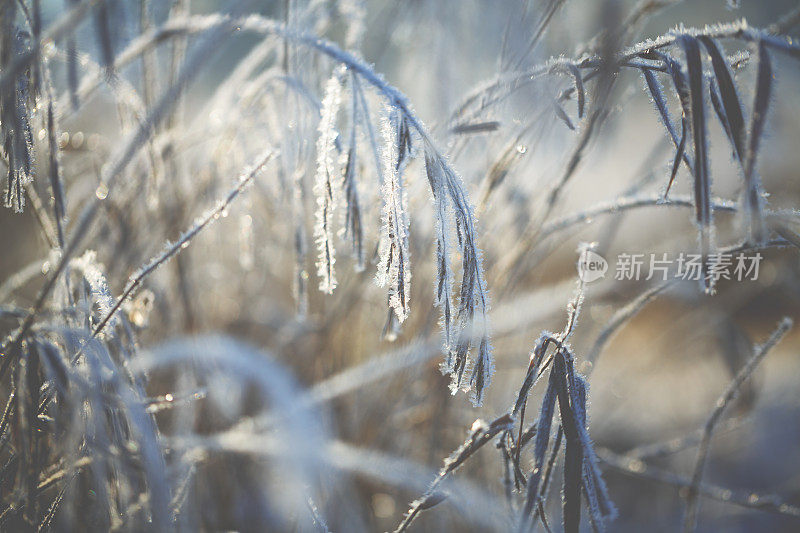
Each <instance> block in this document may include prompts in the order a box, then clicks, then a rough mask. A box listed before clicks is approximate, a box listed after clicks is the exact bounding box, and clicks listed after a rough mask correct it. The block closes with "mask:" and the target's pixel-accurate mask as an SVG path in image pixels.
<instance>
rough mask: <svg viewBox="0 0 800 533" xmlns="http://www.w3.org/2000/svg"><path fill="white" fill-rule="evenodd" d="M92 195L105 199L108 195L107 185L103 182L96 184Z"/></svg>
mask: <svg viewBox="0 0 800 533" xmlns="http://www.w3.org/2000/svg"><path fill="white" fill-rule="evenodd" d="M94 195H95V196H97V199H98V200H105V199H106V197H108V185H106V184H105V183H101V184H100V185H98V186H97V190H95V191H94Z"/></svg>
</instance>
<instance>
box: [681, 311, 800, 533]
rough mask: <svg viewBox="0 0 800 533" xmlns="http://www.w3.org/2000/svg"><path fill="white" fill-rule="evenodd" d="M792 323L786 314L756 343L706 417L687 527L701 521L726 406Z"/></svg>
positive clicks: (685, 524)
mask: <svg viewBox="0 0 800 533" xmlns="http://www.w3.org/2000/svg"><path fill="white" fill-rule="evenodd" d="M791 327H792V320H791V319H790V318H789V317H784V318H783V319H782V320H781V321H780V323H779V324H778V327H777V328H776V329H775V331H774V332H772V335H770V337H769V339H767V340H766V342H764V344H762V345H760V346H758V347H756V349H755V351H754V353H753V355H752V356H751V357H750V359H748V361H747V363H745V365H744V366H743V367H742V368H741V369H740V370H739V372H738V373H737V374H736V377H734V378H733V380H732V381H731V382H730V383H729V384H728V387H727V388H726V389H725V392H723V393H722V395H721V396H720V397H719V399H718V400H717V403H716V406H715V408H714V410H713V411H712V412H711V415H710V416H709V417H708V420H707V421H706V424H705V427H704V428H703V438H702V440H701V441H700V447H699V449H698V451H697V459H696V461H695V465H694V470H693V472H692V477H691V483H690V484H689V486H688V488H689V490H688V494H687V497H686V514H685V515H684V520H683V530H684V531H687V532H688V531H694V529H695V527H696V525H697V512H698V510H699V506H700V505H699V500H698V495H699V492H700V489H699V486H700V484H701V483H702V480H703V470H704V468H705V464H706V458H707V457H708V452H709V450H710V448H711V437H712V435H713V433H714V429H715V428H716V425H717V423H718V422H719V421H720V419H721V418H722V415H723V414H724V413H725V409H726V408H727V407H728V405H729V404H730V402H731V400H733V399H734V398H735V397H736V394H737V392H738V391H739V387H741V386H742V384H743V383H744V382H745V380H747V379H748V378H749V377H750V376H751V375H752V373H753V371H754V370H755V369H756V367H757V366H758V364H759V363H760V362H761V360H762V359H764V356H766V355H767V353H769V351H770V350H771V349H772V348H773V347H774V346H775V345H776V344H778V343H779V342H780V341H781V339H782V338H783V337H784V335H786V333H787V332H788V331H789V330H790V329H791Z"/></svg>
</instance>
